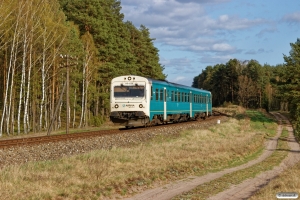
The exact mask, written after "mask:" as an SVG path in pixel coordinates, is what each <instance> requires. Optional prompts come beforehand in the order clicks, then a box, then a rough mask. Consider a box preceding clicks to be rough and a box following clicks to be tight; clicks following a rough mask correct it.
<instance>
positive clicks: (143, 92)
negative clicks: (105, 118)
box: [110, 75, 151, 127]
mask: <svg viewBox="0 0 300 200" xmlns="http://www.w3.org/2000/svg"><path fill="white" fill-rule="evenodd" d="M150 96H151V82H149V80H148V79H147V78H144V77H140V76H131V75H129V76H119V77H116V78H114V79H112V81H111V91H110V105H111V107H110V109H111V119H112V121H113V122H114V123H115V124H118V125H124V126H126V127H132V126H141V125H145V124H147V123H149V115H150V113H149V111H150ZM129 119H130V120H129Z"/></svg>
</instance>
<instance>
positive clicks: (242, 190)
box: [126, 115, 299, 200]
mask: <svg viewBox="0 0 300 200" xmlns="http://www.w3.org/2000/svg"><path fill="white" fill-rule="evenodd" d="M275 117H276V118H277V117H280V116H278V115H276V116H275ZM282 128H283V127H282V125H279V126H278V128H277V134H276V136H275V137H274V138H271V139H269V140H268V141H267V142H266V149H265V150H264V152H263V153H262V155H261V156H259V157H258V158H257V159H255V160H252V161H249V162H248V163H245V164H243V165H240V166H237V167H233V168H229V169H225V170H222V171H219V172H215V173H209V174H206V175H204V176H200V177H197V176H190V177H187V178H186V179H183V180H180V181H176V182H173V183H170V184H167V185H164V186H161V187H158V188H154V189H149V190H146V191H144V192H142V193H140V194H137V195H135V196H133V197H130V198H126V200H140V199H143V200H146V199H148V200H150V199H151V200H152V199H156V200H165V199H171V198H172V197H175V196H177V195H180V194H182V193H183V192H187V191H190V190H192V189H194V188H195V187H197V186H199V185H201V184H204V183H207V182H210V181H212V180H215V179H218V178H220V177H222V176H224V175H226V174H228V173H232V172H236V171H239V170H242V169H245V168H248V167H251V166H253V165H255V164H257V163H260V162H262V161H263V160H265V159H266V158H267V157H269V156H270V155H271V154H272V153H273V152H274V151H275V150H276V146H277V142H278V138H279V137H280V135H281V132H282ZM288 141H289V145H291V150H292V151H291V152H290V153H289V155H288V157H287V158H286V159H285V160H284V161H283V162H282V163H281V165H280V166H279V167H278V168H279V169H280V170H279V169H277V168H276V169H277V171H274V172H269V171H268V172H265V173H262V175H259V176H258V177H257V180H260V181H261V182H260V183H259V184H257V183H258V182H257V180H251V179H249V180H246V181H244V182H242V183H241V184H239V185H237V186H233V187H232V188H230V189H228V190H225V191H224V192H221V193H219V194H217V195H216V196H214V197H212V198H211V199H222V200H223V199H226V198H227V199H244V197H243V196H248V197H249V195H252V194H253V192H254V190H255V191H256V190H257V189H259V188H261V187H262V186H263V185H264V184H266V182H268V181H270V178H272V176H271V175H273V176H276V175H277V174H278V173H280V172H282V171H283V170H284V169H286V167H287V166H292V165H294V164H295V163H296V159H295V158H296V157H299V144H298V143H297V142H296V141H295V138H294V137H293V129H292V127H291V126H289V139H288ZM297 145H298V146H297ZM271 171H273V170H271ZM246 198H247V197H246Z"/></svg>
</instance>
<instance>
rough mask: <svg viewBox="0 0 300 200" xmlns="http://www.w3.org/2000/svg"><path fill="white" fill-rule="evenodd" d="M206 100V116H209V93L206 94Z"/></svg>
mask: <svg viewBox="0 0 300 200" xmlns="http://www.w3.org/2000/svg"><path fill="white" fill-rule="evenodd" d="M205 102H206V116H208V95H206V99H205Z"/></svg>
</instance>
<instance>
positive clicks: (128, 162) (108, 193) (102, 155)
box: [0, 119, 275, 199]
mask: <svg viewBox="0 0 300 200" xmlns="http://www.w3.org/2000/svg"><path fill="white" fill-rule="evenodd" d="M268 126H275V125H272V124H268ZM274 129H275V128H274ZM264 131H265V130H262V131H259V130H253V129H252V128H251V126H250V121H249V120H235V119H230V120H229V121H228V122H226V123H222V122H221V124H219V125H216V126H214V127H211V128H210V129H209V130H193V131H186V132H184V133H181V134H180V135H179V136H178V137H168V138H166V137H160V138H156V139H154V140H153V141H150V142H147V143H141V144H139V145H137V146H135V147H131V148H113V149H111V150H98V151H93V152H91V153H87V154H82V155H79V156H73V157H70V158H64V159H61V160H57V161H47V162H36V163H28V164H26V165H21V166H11V167H6V168H3V169H0V188H1V190H0V196H1V199H99V198H100V199H101V198H117V197H118V196H119V197H121V196H124V195H125V196H126V195H130V194H131V193H135V192H137V191H139V190H143V189H145V188H148V187H151V186H154V185H160V184H163V183H167V182H170V181H172V180H176V179H180V178H183V177H186V176H188V175H201V174H205V173H207V172H209V171H214V170H220V169H222V168H225V167H229V166H233V165H237V164H241V163H244V162H246V161H247V160H249V159H250V158H252V157H253V156H254V155H255V156H257V154H258V152H260V151H261V150H262V147H263V144H264V137H265V134H266V133H265V132H264Z"/></svg>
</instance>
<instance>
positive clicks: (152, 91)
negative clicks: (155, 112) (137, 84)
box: [151, 86, 153, 100]
mask: <svg viewBox="0 0 300 200" xmlns="http://www.w3.org/2000/svg"><path fill="white" fill-rule="evenodd" d="M151 100H153V87H152V86H151Z"/></svg>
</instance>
